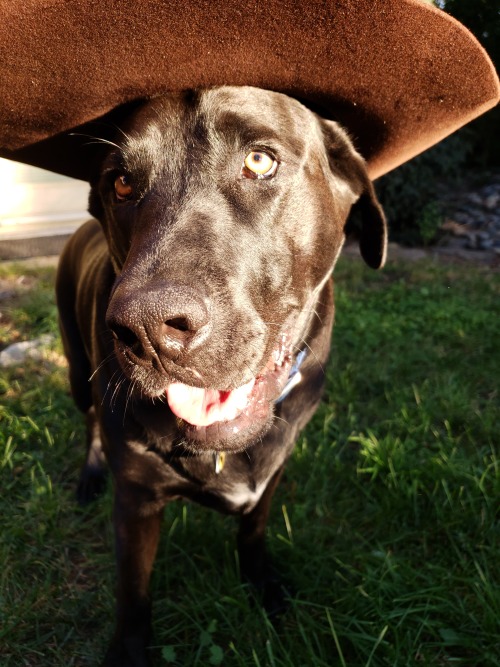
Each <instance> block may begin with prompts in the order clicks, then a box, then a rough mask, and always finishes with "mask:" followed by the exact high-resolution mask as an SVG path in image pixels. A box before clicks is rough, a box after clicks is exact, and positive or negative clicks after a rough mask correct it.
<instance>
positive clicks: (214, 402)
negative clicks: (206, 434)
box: [166, 378, 255, 426]
mask: <svg viewBox="0 0 500 667" xmlns="http://www.w3.org/2000/svg"><path fill="white" fill-rule="evenodd" d="M254 384H255V378H252V380H250V382H247V383H246V384H244V385H242V386H241V387H238V388H237V389H233V390H232V391H219V390H218V389H199V388H198V387H189V386H188V385H187V384H181V383H180V382H174V384H171V385H169V386H168V387H167V390H166V395H167V401H168V405H169V407H170V409H171V410H172V412H173V413H174V415H176V417H180V418H181V419H183V420H184V421H186V422H188V423H189V424H192V425H193V426H210V424H213V423H215V422H222V421H231V420H232V419H236V417H238V416H239V415H240V414H241V413H242V412H243V410H244V409H245V408H246V406H247V405H248V397H249V396H250V392H251V391H252V389H253V386H254Z"/></svg>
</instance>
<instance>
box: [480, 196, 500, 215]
mask: <svg viewBox="0 0 500 667" xmlns="http://www.w3.org/2000/svg"><path fill="white" fill-rule="evenodd" d="M484 206H485V208H487V209H488V211H494V210H495V209H497V208H498V207H499V206H500V194H498V193H497V194H493V195H489V197H486V199H485V200H484Z"/></svg>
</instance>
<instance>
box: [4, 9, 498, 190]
mask: <svg viewBox="0 0 500 667" xmlns="http://www.w3.org/2000/svg"><path fill="white" fill-rule="evenodd" d="M0 64H1V73H0V156H2V157H6V158H10V159H13V160H19V161H21V162H26V163H29V164H34V165H37V166H39V167H44V168H46V169H51V170H52V171H56V172H60V173H62V174H67V175H70V176H74V177H77V178H81V179H84V180H88V179H89V178H90V174H91V169H92V159H93V149H92V145H91V141H92V140H90V139H89V138H88V135H90V136H96V135H97V136H99V137H101V138H106V136H107V135H109V136H111V135H110V133H111V131H112V129H113V125H114V124H116V123H117V122H119V119H120V115H121V113H122V105H124V104H126V103H130V102H132V101H134V100H138V99H141V98H146V97H151V96H155V95H158V94H160V93H161V92H164V91H172V90H180V89H187V88H199V87H207V86H215V85H221V84H232V85H253V86H259V87H261V88H267V89H270V90H275V91H280V92H283V93H286V94H288V95H291V96H293V97H296V98H299V99H300V100H302V101H304V102H305V103H306V104H308V105H309V106H311V107H312V108H313V109H315V110H317V111H318V112H319V113H321V115H323V116H325V117H327V118H331V119H336V120H338V121H339V122H341V123H342V124H343V125H344V126H346V127H347V128H348V130H349V131H350V134H351V136H352V137H353V139H354V142H355V144H356V146H357V147H358V149H359V150H360V152H361V153H362V154H363V155H364V157H365V158H366V160H367V162H368V168H369V172H370V175H371V176H372V177H373V178H376V177H378V176H381V175H382V174H384V173H386V172H387V171H389V170H390V169H393V168H394V167H396V166H398V165H400V164H401V163H403V162H405V161H406V160H409V159H410V158H411V157H413V156H414V155H416V154H417V153H420V152H421V151H423V150H425V149H426V148H428V147H429V146H431V145H432V144H434V143H436V142H437V141H439V140H440V139H442V138H443V137H445V136H446V135H448V134H450V133H451V132H453V131H454V130H456V129H457V128H459V127H460V126H462V125H464V124H465V123H467V122H468V121H470V120H472V119H473V118H475V117H476V116H478V115H480V114H481V113H483V112H484V111H486V110H487V109H489V108H491V107H492V106H494V105H495V104H496V103H497V101H498V99H499V84H498V78H497V76H496V73H495V71H494V69H493V66H492V64H491V62H490V60H489V59H488V56H487V55H486V53H485V52H484V50H483V49H482V47H481V46H480V45H479V44H478V43H477V41H476V40H475V39H474V37H472V35H471V34H470V33H469V32H468V31H467V30H466V29H465V28H464V27H463V26H462V25H460V24H459V23H458V22H457V21H455V20H454V19H452V18H451V17H450V16H448V15H447V14H445V13H444V12H442V11H440V10H438V9H435V8H433V7H432V6H430V5H428V4H425V3H424V2H422V1H421V0H308V1H307V2H302V1H300V0H262V1H260V0H259V1H252V2H243V3H242V2H241V0H224V1H223V2H209V1H208V0H184V2H174V1H173V0H172V1H171V0H120V1H119V2H118V1H116V0H0ZM96 121H98V122H96ZM75 128H76V129H75ZM82 135H87V136H82Z"/></svg>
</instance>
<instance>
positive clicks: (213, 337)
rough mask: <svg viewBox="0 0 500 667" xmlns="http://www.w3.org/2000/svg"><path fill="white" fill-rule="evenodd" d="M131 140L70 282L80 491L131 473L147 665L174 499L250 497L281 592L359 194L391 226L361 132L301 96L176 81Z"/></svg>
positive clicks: (133, 555)
mask: <svg viewBox="0 0 500 667" xmlns="http://www.w3.org/2000/svg"><path fill="white" fill-rule="evenodd" d="M115 141H116V143H111V142H109V144H108V145H107V148H109V152H108V154H107V156H106V157H105V159H104V161H103V163H102V165H101V168H100V172H99V173H98V174H96V177H95V182H94V183H92V190H91V196H90V212H91V214H92V215H93V216H94V217H95V218H96V219H97V220H98V221H99V222H97V221H95V220H94V221H90V222H88V223H87V224H86V225H84V226H83V227H81V228H80V229H79V230H78V231H77V233H76V234H75V235H74V236H73V237H72V239H71V240H70V242H69V244H68V246H67V247H66V249H65V252H64V253H63V255H62V257H61V260H60V265H59V273H58V283H57V296H58V305H59V311H60V321H61V329H62V336H63V341H64V347H65V351H66V355H67V357H68V360H69V364H70V380H71V388H72V392H73V396H74V399H75V401H76V403H77V405H78V407H79V408H80V410H82V411H83V412H85V413H86V415H87V420H88V457H87V462H86V464H85V466H84V468H83V471H82V475H81V481H80V486H79V496H80V500H81V501H82V502H84V501H86V500H89V499H91V498H92V497H93V496H94V495H95V494H96V493H97V492H98V491H99V489H100V487H101V485H102V481H103V475H104V472H103V470H104V461H105V460H106V461H107V464H108V466H109V468H110V469H111V472H112V474H113V477H114V498H115V500H114V525H115V534H116V553H117V564H118V593H117V598H118V601H117V625H116V632H115V635H114V639H113V641H112V643H111V647H110V648H109V650H108V653H107V656H106V658H105V661H104V664H105V665H107V666H113V667H117V666H118V665H119V666H120V667H124V666H127V665H131V666H134V667H140V666H143V665H149V664H150V663H149V659H148V657H147V653H146V647H147V645H148V642H149V640H150V627H151V619H150V616H151V613H150V601H149V596H148V582H149V578H150V573H151V569H152V566H153V561H154V558H155V552H156V548H157V543H158V536H159V532H160V523H161V515H162V510H163V507H164V506H165V504H166V503H167V502H168V501H170V500H173V499H177V498H186V499H189V500H193V501H196V502H199V503H202V504H203V505H207V506H208V507H212V508H214V509H217V510H220V511H222V512H229V513H233V514H236V515H238V516H239V517H240V529H239V533H238V551H239V559H240V567H241V572H242V575H243V576H244V577H245V578H246V579H247V580H249V581H251V582H252V583H254V584H255V585H257V586H259V587H260V588H261V590H262V591H263V596H264V602H265V604H267V605H268V607H269V608H271V609H272V607H273V606H276V604H278V602H277V601H276V599H274V598H275V593H276V592H277V591H276V587H273V582H272V581H271V580H270V578H269V565H268V563H267V561H266V558H265V549H264V530H265V525H266V521H267V517H268V513H269V507H270V503H271V499H272V496H273V493H274V490H275V488H276V485H277V484H278V480H279V478H280V475H281V472H282V470H283V466H284V464H285V462H286V460H287V457H288V456H289V455H290V453H291V451H292V449H293V446H294V441H295V439H296V437H297V434H298V432H299V430H300V429H301V428H302V427H303V426H304V425H305V424H306V423H307V421H308V420H309V419H310V417H311V415H312V414H313V412H314V410H315V408H316V407H317V405H318V401H319V400H320V395H321V390H322V385H323V369H324V366H325V363H326V361H327V357H328V350H329V345H330V333H331V327H332V323H333V292H332V283H331V280H330V275H331V272H332V269H333V267H334V264H335V261H336V259H337V256H338V255H339V252H340V249H341V247H342V244H343V240H344V225H345V221H346V218H347V216H348V214H349V211H350V209H351V206H352V205H353V204H354V203H355V202H358V205H359V207H360V209H361V214H362V230H361V252H362V255H363V257H364V258H365V260H366V261H367V263H368V264H369V265H371V266H372V267H375V268H377V267H379V266H381V265H382V264H383V262H384V257H385V246H386V228H385V222H384V217H383V214H382V211H381V208H380V206H379V204H378V202H377V200H376V198H375V195H374V191H373V187H372V185H371V183H370V181H369V179H368V177H367V174H366V171H365V166H364V162H363V160H362V159H361V158H360V156H359V155H358V154H357V153H356V152H355V151H354V149H353V147H352V145H351V143H350V141H349V139H348V137H347V135H346V134H345V132H344V131H343V130H342V129H341V128H340V127H339V126H338V125H336V124H335V123H334V122H330V121H326V120H323V119H321V118H319V117H318V116H316V115H315V114H314V113H312V112H311V111H309V110H308V109H306V108H305V107H304V106H302V105H301V104H300V103H299V102H297V101H295V100H293V99H290V98H288V97H286V96H284V95H280V94H277V93H271V92H267V91H263V90H259V89H254V88H217V89H211V90H206V91H202V92H190V93H185V94H175V95H167V96H164V97H160V98H157V99H154V100H151V101H147V102H145V103H144V104H143V105H142V106H141V107H140V108H139V109H137V110H135V111H134V112H133V113H132V114H131V116H130V118H129V119H128V121H127V123H126V124H125V125H124V126H123V127H122V128H121V129H120V131H119V133H117V136H116V139H115ZM89 378H91V382H90V383H89Z"/></svg>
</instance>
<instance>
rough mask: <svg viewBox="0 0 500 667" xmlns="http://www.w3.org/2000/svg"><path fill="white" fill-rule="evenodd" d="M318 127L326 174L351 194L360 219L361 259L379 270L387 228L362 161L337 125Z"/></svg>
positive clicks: (347, 137)
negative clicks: (319, 128) (322, 141)
mask: <svg viewBox="0 0 500 667" xmlns="http://www.w3.org/2000/svg"><path fill="white" fill-rule="evenodd" d="M320 124H321V130H322V133H323V140H324V143H325V148H326V152H327V155H328V162H329V165H330V170H331V172H332V173H333V174H334V175H335V176H336V177H337V178H340V179H341V180H343V181H344V183H346V184H347V185H348V186H349V189H350V190H351V191H352V193H353V202H354V205H353V208H354V209H357V211H358V212H359V214H360V217H361V233H360V234H361V235H360V241H359V247H360V250H361V256H362V257H363V259H364V260H365V262H366V263H367V264H368V266H370V267H372V268H373V269H380V268H381V267H382V266H383V265H384V263H385V259H386V254H387V224H386V221H385V215H384V212H383V210H382V207H381V205H380V203H379V201H378V199H377V195H376V194H375V189H374V187H373V184H372V182H371V181H370V178H369V176H368V173H367V171H366V165H365V161H364V160H363V158H362V157H361V155H359V153H357V152H356V150H355V149H354V146H353V145H352V142H351V140H350V139H349V136H348V135H347V133H346V132H345V131H344V130H343V129H342V128H341V127H340V125H338V123H335V122H333V121H329V120H324V119H323V118H320Z"/></svg>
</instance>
